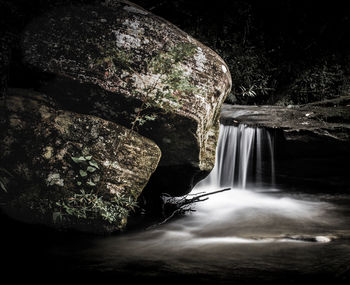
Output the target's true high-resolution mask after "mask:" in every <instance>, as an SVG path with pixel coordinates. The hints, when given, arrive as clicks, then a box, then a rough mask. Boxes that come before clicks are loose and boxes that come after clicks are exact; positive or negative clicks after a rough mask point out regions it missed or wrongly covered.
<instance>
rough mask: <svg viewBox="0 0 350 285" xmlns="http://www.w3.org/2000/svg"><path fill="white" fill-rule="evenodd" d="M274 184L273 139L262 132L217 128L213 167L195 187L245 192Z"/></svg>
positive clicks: (242, 126)
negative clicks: (248, 187)
mask: <svg viewBox="0 0 350 285" xmlns="http://www.w3.org/2000/svg"><path fill="white" fill-rule="evenodd" d="M274 183H275V163H274V137H273V135H272V133H271V132H270V131H269V130H267V129H264V128H258V127H248V126H246V125H243V124H240V125H238V126H226V125H220V133H219V140H218V145H217V150H216V161H215V166H214V168H213V170H212V171H211V173H210V174H209V175H208V177H206V178H205V179H204V180H203V181H201V182H200V183H199V184H198V186H215V187H238V188H243V189H244V188H246V187H247V184H249V185H251V186H261V185H262V184H269V185H270V186H273V185H274Z"/></svg>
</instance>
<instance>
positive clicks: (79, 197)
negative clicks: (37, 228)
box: [0, 89, 161, 232]
mask: <svg viewBox="0 0 350 285" xmlns="http://www.w3.org/2000/svg"><path fill="white" fill-rule="evenodd" d="M9 95H10V96H8V97H7V98H6V99H5V100H2V101H1V112H0V114H1V115H0V128H1V130H4V131H3V132H2V133H1V141H2V142H3V143H2V144H1V145H0V165H1V168H2V169H6V170H7V171H8V172H9V177H7V180H6V181H8V185H6V186H5V187H6V191H7V192H5V191H2V192H1V200H2V201H3V203H4V204H5V207H4V208H5V210H6V211H7V212H8V213H9V214H10V215H12V216H15V217H16V218H19V219H21V220H29V221H33V222H42V223H45V224H49V225H52V226H55V227H64V228H66V227H68V228H77V229H84V230H86V231H92V232H105V231H107V232H109V231H114V230H120V229H123V228H124V226H125V225H126V221H127V220H126V218H127V216H128V213H129V210H131V209H132V207H133V206H134V202H135V201H136V199H137V198H138V196H139V195H140V193H141V191H142V190H143V188H144V186H145V185H146V183H147V181H148V180H149V178H150V176H151V174H152V173H153V172H154V170H155V169H156V167H157V165H158V162H159V159H160V156H161V152H160V150H159V148H158V146H157V145H156V144H155V143H154V142H152V141H151V140H149V139H147V138H145V137H142V136H140V135H139V134H137V133H135V132H132V131H131V130H129V129H126V128H125V127H122V126H120V125H117V124H115V123H112V122H109V121H106V120H103V119H101V118H98V117H94V116H91V115H83V114H77V113H73V112H69V111H62V110H59V109H58V108H57V106H56V104H55V103H54V102H53V101H52V100H51V99H50V98H48V97H46V96H45V95H43V94H39V93H36V92H33V91H29V90H21V89H16V90H11V89H10V90H9ZM6 175H7V174H6Z"/></svg>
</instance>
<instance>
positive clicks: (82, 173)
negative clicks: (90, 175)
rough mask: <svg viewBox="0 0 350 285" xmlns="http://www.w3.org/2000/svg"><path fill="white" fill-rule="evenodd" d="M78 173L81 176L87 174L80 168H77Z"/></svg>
mask: <svg viewBox="0 0 350 285" xmlns="http://www.w3.org/2000/svg"><path fill="white" fill-rule="evenodd" d="M79 174H80V176H81V177H85V176H87V172H86V171H84V170H82V169H80V170H79Z"/></svg>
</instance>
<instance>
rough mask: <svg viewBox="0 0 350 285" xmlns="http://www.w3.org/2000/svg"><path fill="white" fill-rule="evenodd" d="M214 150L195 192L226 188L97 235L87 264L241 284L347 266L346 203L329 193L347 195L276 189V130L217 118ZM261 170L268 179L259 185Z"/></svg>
mask: <svg viewBox="0 0 350 285" xmlns="http://www.w3.org/2000/svg"><path fill="white" fill-rule="evenodd" d="M217 154H218V156H217V160H216V165H215V168H214V170H213V172H212V173H211V174H210V175H209V177H208V178H207V179H205V180H204V181H202V183H200V184H199V185H197V186H196V187H195V189H194V190H193V192H194V194H195V193H200V192H203V191H205V192H210V191H215V190H218V189H220V188H222V187H227V186H229V187H230V188H231V190H229V191H226V192H221V193H218V194H214V195H211V196H209V199H208V200H206V201H203V202H199V203H197V204H196V205H195V207H194V209H195V210H196V211H195V212H193V213H191V214H188V215H187V216H185V217H183V218H181V219H177V220H174V221H170V222H168V223H166V224H163V225H160V226H158V227H156V228H153V229H150V230H145V231H136V232H131V233H127V234H123V235H120V236H116V237H110V238H103V239H102V240H99V241H97V242H96V244H95V245H93V246H92V247H89V249H88V250H86V251H84V252H83V253H84V256H88V257H89V259H92V260H93V262H91V265H89V266H90V267H89V269H91V270H101V271H103V272H104V271H110V272H121V273H123V274H124V273H125V274H126V275H127V278H128V279H129V278H130V276H132V275H133V274H134V273H135V272H138V273H140V271H141V272H143V273H142V274H143V275H141V276H158V274H160V273H161V274H163V276H168V273H170V275H169V276H170V277H169V279H167V280H168V281H171V280H172V278H173V276H174V274H175V273H176V274H182V275H183V276H187V275H191V274H193V275H198V276H201V274H202V275H203V276H205V278H207V276H212V278H214V280H215V282H217V278H218V277H220V278H221V277H222V278H223V280H225V281H232V280H236V281H237V284H240V283H241V281H242V280H254V282H255V281H256V280H255V279H256V278H258V279H261V278H262V279H263V280H270V278H271V276H273V275H274V274H276V272H281V276H280V277H278V275H277V277H276V276H275V277H274V278H281V279H283V278H284V277H283V276H284V272H287V273H288V272H290V271H291V270H294V272H300V273H301V274H306V275H307V274H310V272H311V273H315V272H316V273H319V274H323V273H324V272H328V271H329V272H330V273H329V274H331V275H332V276H333V275H337V274H338V272H343V271H344V269H343V268H348V264H349V263H350V254H349V253H350V246H348V244H347V243H346V241H347V239H348V238H349V237H350V228H349V226H350V217H349V214H348V210H347V208H346V207H347V206H346V205H347V204H346V203H345V204H344V205H345V207H344V205H343V204H333V203H330V202H329V201H333V200H332V199H334V200H335V201H338V200H339V199H340V200H341V201H342V203H343V202H344V201H350V197H348V196H342V197H338V198H337V196H331V198H330V197H329V195H322V194H316V195H311V194H305V193H301V192H299V193H295V192H293V193H290V192H289V193H288V192H284V191H280V190H278V189H275V187H273V183H274V152H273V136H272V134H270V133H269V132H267V131H266V130H263V129H258V128H248V127H245V126H239V127H233V126H232V127H226V126H222V128H221V130H220V142H219V144H218V149H217ZM266 176H267V179H265V182H267V184H269V186H270V187H267V185H266V183H265V184H264V187H260V186H259V185H260V184H261V182H263V180H264V178H266ZM333 239H334V240H335V242H330V241H332V240H333ZM341 240H345V242H341ZM320 261H322V262H321V263H320ZM84 266H85V265H84ZM133 266H136V269H134V267H133ZM264 278H265V279H264ZM286 278H289V277H286ZM215 282H214V283H215ZM216 284H219V283H216ZM224 284H226V283H224ZM227 284H229V283H227Z"/></svg>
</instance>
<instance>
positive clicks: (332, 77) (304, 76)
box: [290, 62, 344, 104]
mask: <svg viewBox="0 0 350 285" xmlns="http://www.w3.org/2000/svg"><path fill="white" fill-rule="evenodd" d="M343 80H344V77H343V72H342V70H341V67H340V65H338V64H333V65H330V64H327V62H324V63H322V64H319V65H315V66H312V67H311V68H308V69H306V70H305V71H304V72H302V73H301V74H300V75H299V76H298V77H297V78H296V79H295V81H294V82H293V83H292V85H291V87H290V92H291V99H292V101H293V103H294V104H306V103H310V102H314V101H321V100H325V99H331V98H334V97H336V96H338V95H339V93H340V88H341V85H342V83H343Z"/></svg>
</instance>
